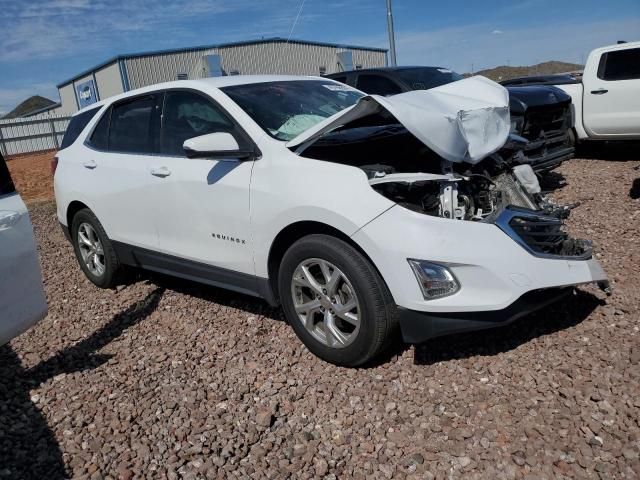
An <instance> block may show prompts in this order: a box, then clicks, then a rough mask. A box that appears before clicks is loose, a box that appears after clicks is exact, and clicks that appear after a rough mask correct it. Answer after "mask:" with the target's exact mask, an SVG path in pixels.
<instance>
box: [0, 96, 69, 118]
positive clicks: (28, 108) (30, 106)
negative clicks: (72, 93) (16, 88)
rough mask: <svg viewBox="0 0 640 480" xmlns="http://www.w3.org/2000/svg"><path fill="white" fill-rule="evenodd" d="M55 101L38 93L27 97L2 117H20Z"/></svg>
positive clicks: (53, 103)
mask: <svg viewBox="0 0 640 480" xmlns="http://www.w3.org/2000/svg"><path fill="white" fill-rule="evenodd" d="M55 103H56V102H54V101H53V100H49V99H48V98H44V97H41V96H40V95H34V96H33V97H29V98H27V99H26V100H25V101H24V102H22V103H21V104H20V105H18V106H17V107H16V108H14V109H13V110H11V111H10V112H9V113H7V114H6V115H5V116H4V117H2V118H4V119H7V118H18V117H22V116H24V115H26V114H28V113H30V112H33V111H35V110H39V109H41V108H45V107H49V106H51V105H55Z"/></svg>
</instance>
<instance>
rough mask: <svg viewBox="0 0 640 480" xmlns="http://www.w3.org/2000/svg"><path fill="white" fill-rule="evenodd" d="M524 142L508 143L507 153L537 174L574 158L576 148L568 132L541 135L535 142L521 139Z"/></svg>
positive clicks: (506, 146)
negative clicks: (529, 166)
mask: <svg viewBox="0 0 640 480" xmlns="http://www.w3.org/2000/svg"><path fill="white" fill-rule="evenodd" d="M520 138H521V139H522V142H515V141H513V140H510V141H508V142H507V143H506V144H505V146H504V150H505V151H510V152H512V153H511V156H512V158H513V159H514V160H515V161H517V162H518V163H523V164H528V165H531V168H533V170H534V171H535V172H537V173H544V172H549V171H551V170H553V169H554V168H556V167H558V166H560V164H562V162H564V161H565V160H569V159H571V158H573V157H574V154H575V148H574V147H573V146H572V145H571V142H570V140H569V135H568V130H565V131H558V132H550V133H544V132H543V133H541V134H540V136H539V137H538V138H536V139H535V140H527V139H525V138H524V137H520Z"/></svg>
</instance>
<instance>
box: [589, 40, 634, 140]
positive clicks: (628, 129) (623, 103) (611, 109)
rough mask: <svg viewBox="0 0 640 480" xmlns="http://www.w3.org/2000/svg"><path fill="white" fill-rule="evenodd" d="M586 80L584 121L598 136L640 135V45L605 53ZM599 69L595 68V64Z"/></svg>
mask: <svg viewBox="0 0 640 480" xmlns="http://www.w3.org/2000/svg"><path fill="white" fill-rule="evenodd" d="M597 65H598V66H597V72H593V71H592V72H585V76H584V79H583V87H584V104H583V119H584V120H583V121H584V126H585V129H586V130H587V132H588V133H589V134H590V136H592V137H594V138H603V139H604V138H611V139H616V138H619V139H623V138H625V137H636V138H637V137H638V136H640V48H626V49H625V48H623V47H622V48H621V49H619V50H613V51H610V52H606V53H603V54H602V56H601V57H600V61H599V62H597ZM594 69H595V67H594Z"/></svg>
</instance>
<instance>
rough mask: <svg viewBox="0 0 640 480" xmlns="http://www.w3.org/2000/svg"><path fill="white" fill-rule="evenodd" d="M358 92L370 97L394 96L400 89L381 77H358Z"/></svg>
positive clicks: (365, 75)
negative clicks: (360, 91)
mask: <svg viewBox="0 0 640 480" xmlns="http://www.w3.org/2000/svg"><path fill="white" fill-rule="evenodd" d="M357 88H358V90H362V91H363V92H364V93H368V94H370V95H384V96H388V95H395V94H397V93H401V92H402V89H401V88H400V87H399V86H398V85H397V84H396V83H395V82H393V81H391V80H389V79H388V78H386V77H383V76H382V75H369V74H363V75H358V86H357Z"/></svg>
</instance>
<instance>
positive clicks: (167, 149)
mask: <svg viewBox="0 0 640 480" xmlns="http://www.w3.org/2000/svg"><path fill="white" fill-rule="evenodd" d="M162 118H163V122H162V139H161V141H160V144H161V147H160V151H161V153H164V154H167V155H179V156H184V149H183V148H182V145H183V144H184V142H185V140H188V139H190V138H194V137H199V136H201V135H206V134H208V133H215V132H229V133H232V134H233V133H234V132H233V131H234V124H233V123H232V122H231V121H230V120H229V118H228V117H227V116H226V115H225V113H224V112H223V111H222V110H221V109H220V108H219V107H218V106H216V105H215V104H213V103H212V102H211V101H210V100H208V99H206V98H205V97H203V96H202V95H199V94H197V93H194V92H185V91H174V92H167V94H166V96H165V101H164V111H163V114H162Z"/></svg>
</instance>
